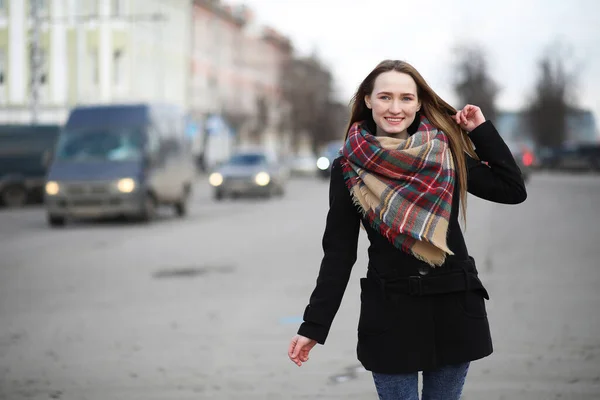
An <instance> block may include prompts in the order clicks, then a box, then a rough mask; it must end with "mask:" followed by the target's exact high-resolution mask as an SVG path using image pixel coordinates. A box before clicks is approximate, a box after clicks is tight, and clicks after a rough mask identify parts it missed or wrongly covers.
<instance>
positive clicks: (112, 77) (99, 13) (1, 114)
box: [0, 0, 191, 123]
mask: <svg viewBox="0 0 600 400" xmlns="http://www.w3.org/2000/svg"><path fill="white" fill-rule="evenodd" d="M37 4H38V10H39V11H38V15H39V16H40V18H39V21H40V23H39V24H38V27H39V32H40V35H39V41H38V44H39V49H40V51H39V54H40V56H41V57H40V63H39V66H40V72H39V76H40V79H39V101H38V103H39V107H38V109H39V113H38V119H39V121H40V122H53V123H55V122H58V123H61V122H63V121H64V120H65V118H66V116H67V113H68V110H69V108H70V107H72V106H73V105H75V104H88V103H114V102H137V101H168V102H173V103H176V104H179V105H180V106H182V107H187V106H188V101H189V90H188V82H189V75H190V46H191V44H190V39H191V18H190V13H191V2H190V1H189V0H169V1H164V0H38V3H37ZM31 5H32V0H0V122H4V123H6V122H11V123H14V122H29V121H30V120H31V110H30V108H31V103H32V96H31V92H32V79H31V77H32V62H31V60H32V44H33V42H32V40H33V38H34V36H33V35H32V33H33V29H32V28H33V26H34V25H33V19H32V7H31Z"/></svg>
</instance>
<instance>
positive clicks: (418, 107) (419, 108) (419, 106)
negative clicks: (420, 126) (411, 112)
mask: <svg viewBox="0 0 600 400" xmlns="http://www.w3.org/2000/svg"><path fill="white" fill-rule="evenodd" d="M418 111H421V102H419V105H418V106H417V112H418Z"/></svg>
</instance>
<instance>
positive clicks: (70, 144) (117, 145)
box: [56, 129, 144, 161]
mask: <svg viewBox="0 0 600 400" xmlns="http://www.w3.org/2000/svg"><path fill="white" fill-rule="evenodd" d="M143 149H144V135H143V133H142V132H141V130H138V129H110V130H102V129H86V130H77V131H65V132H63V133H62V134H61V136H60V139H59V141H58V146H57V150H56V159H57V160H60V161H94V160H103V161H136V160H140V159H141V158H142V155H143Z"/></svg>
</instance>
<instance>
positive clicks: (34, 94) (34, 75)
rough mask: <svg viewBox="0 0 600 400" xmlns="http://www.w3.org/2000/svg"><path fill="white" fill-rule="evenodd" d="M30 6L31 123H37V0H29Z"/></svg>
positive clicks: (39, 65)
mask: <svg viewBox="0 0 600 400" xmlns="http://www.w3.org/2000/svg"><path fill="white" fill-rule="evenodd" d="M30 3H31V4H30V6H31V7H30V8H31V22H32V32H31V53H30V57H31V59H30V62H31V100H30V104H29V105H30V107H31V123H32V124H34V125H35V124H37V122H38V112H39V101H40V98H39V97H40V77H41V68H42V65H41V61H42V60H41V55H40V22H41V21H40V8H39V5H40V3H39V0H30Z"/></svg>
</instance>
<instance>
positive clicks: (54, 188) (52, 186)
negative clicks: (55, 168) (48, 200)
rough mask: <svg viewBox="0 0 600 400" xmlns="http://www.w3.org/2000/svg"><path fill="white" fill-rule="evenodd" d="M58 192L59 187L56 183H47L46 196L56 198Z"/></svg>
mask: <svg viewBox="0 0 600 400" xmlns="http://www.w3.org/2000/svg"><path fill="white" fill-rule="evenodd" d="M58 192H60V186H59V185H58V182H55V181H48V182H47V183H46V194H48V195H50V196H56V195H57V194H58Z"/></svg>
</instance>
